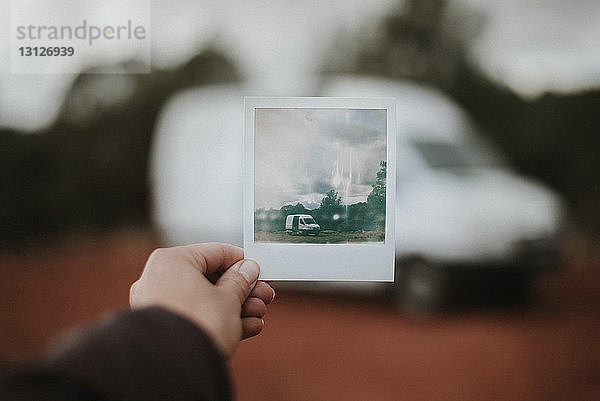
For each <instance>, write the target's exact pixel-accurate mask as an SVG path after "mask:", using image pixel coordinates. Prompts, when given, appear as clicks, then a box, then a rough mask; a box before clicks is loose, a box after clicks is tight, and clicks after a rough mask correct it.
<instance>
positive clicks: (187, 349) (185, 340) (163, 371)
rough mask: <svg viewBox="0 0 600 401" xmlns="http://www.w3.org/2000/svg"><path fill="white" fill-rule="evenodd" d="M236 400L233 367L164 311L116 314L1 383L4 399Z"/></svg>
mask: <svg viewBox="0 0 600 401" xmlns="http://www.w3.org/2000/svg"><path fill="white" fill-rule="evenodd" d="M230 399H231V387H230V383H229V378H228V373H227V367H226V364H225V361H224V359H223V357H222V356H221V354H220V353H219V351H218V350H217V349H216V348H215V346H214V345H213V343H212V342H211V340H210V339H209V338H208V337H207V335H206V334H205V333H204V332H203V331H202V330H200V329H199V328H198V327H196V326H195V325H194V324H192V323H191V322H189V321H188V320H186V319H184V318H182V317H179V316H177V315H174V314H172V313H170V312H167V311H165V310H163V309H160V308H149V309H145V310H140V311H136V312H123V313H121V314H118V315H116V316H113V317H111V318H109V319H108V320H106V321H104V322H103V323H101V324H99V325H97V326H94V327H92V328H89V329H87V330H85V331H83V332H81V333H80V334H78V335H76V336H75V337H73V338H71V339H70V340H69V342H68V343H67V344H66V345H65V346H63V347H62V348H61V350H59V351H57V352H55V353H54V354H53V355H52V356H50V357H49V358H48V359H47V360H45V361H44V362H42V363H40V364H39V365H37V366H35V367H33V368H31V369H29V370H26V371H23V372H21V373H18V374H15V375H13V376H12V377H10V378H7V379H5V380H4V381H3V382H2V384H1V385H0V400H40V401H41V400H44V401H45V400H68V401H70V400H102V401H112V400H115V401H116V400H123V401H124V400H145V401H153V400H161V401H162V400H170V401H179V400H181V401H184V400H207V401H208V400H230Z"/></svg>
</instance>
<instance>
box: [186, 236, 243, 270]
mask: <svg viewBox="0 0 600 401" xmlns="http://www.w3.org/2000/svg"><path fill="white" fill-rule="evenodd" d="M179 248H180V249H181V250H182V251H183V252H185V254H186V255H187V256H188V257H189V261H190V262H191V263H192V265H193V266H194V267H195V268H196V269H198V270H200V271H201V272H202V274H203V275H205V276H207V275H211V274H215V273H221V272H224V271H225V270H227V269H228V268H229V267H231V266H232V265H233V264H235V263H236V262H237V261H239V260H242V259H243V258H244V250H243V249H242V248H239V247H237V246H234V245H230V244H219V243H206V244H194V245H186V246H181V247H179Z"/></svg>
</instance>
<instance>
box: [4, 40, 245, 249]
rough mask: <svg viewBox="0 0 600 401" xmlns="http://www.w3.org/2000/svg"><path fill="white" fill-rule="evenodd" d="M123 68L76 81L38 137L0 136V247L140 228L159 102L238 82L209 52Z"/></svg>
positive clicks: (229, 65)
mask: <svg viewBox="0 0 600 401" xmlns="http://www.w3.org/2000/svg"><path fill="white" fill-rule="evenodd" d="M129 67H130V65H129V63H123V64H121V65H119V66H115V68H114V69H119V68H120V69H121V70H122V71H123V74H109V75H102V74H94V72H95V70H94V69H91V70H88V71H85V72H84V73H82V74H81V75H79V76H78V77H77V78H76V79H75V80H74V82H73V85H72V88H71V90H70V91H69V93H68V95H67V97H66V99H65V101H64V104H63V107H62V110H61V112H60V114H59V117H58V119H57V121H56V122H55V123H54V124H53V125H52V126H51V127H49V128H48V129H46V130H44V131H43V132H39V133H37V134H33V135H19V134H18V133H16V132H10V131H0V144H2V146H1V147H0V149H1V151H0V152H1V153H2V154H1V156H2V157H1V158H0V167H1V168H0V171H3V173H2V174H1V175H0V177H1V179H2V181H1V182H0V185H2V188H3V190H2V191H0V192H1V193H2V195H0V196H1V198H0V199H2V202H1V203H0V227H2V228H1V229H0V242H20V241H26V240H27V239H28V238H31V237H35V236H39V235H46V234H47V233H49V232H55V231H61V230H65V229H69V228H74V227H90V228H105V227H111V226H114V225H117V224H127V223H142V224H146V223H147V222H148V221H149V207H150V200H149V188H148V175H147V171H148V170H147V169H148V155H149V149H150V143H151V135H152V131H153V128H154V125H155V122H156V118H157V116H158V113H159V111H160V109H161V108H162V106H163V105H164V103H165V101H166V100H167V99H168V98H169V97H170V96H171V95H172V94H173V93H175V92H177V91H179V90H181V89H184V88H188V87H192V86H197V85H203V84H208V83H215V82H225V81H235V80H237V79H238V73H237V70H236V68H235V66H234V65H233V63H232V62H231V61H230V60H229V59H228V58H227V57H226V56H225V55H224V54H223V53H221V52H220V51H218V50H215V49H213V48H208V49H206V50H204V51H202V52H200V53H199V54H198V55H196V56H194V57H193V58H192V59H191V60H189V61H188V62H186V63H184V64H183V65H181V66H179V67H176V68H174V69H169V70H154V71H153V72H152V73H151V74H146V75H143V74H135V75H134V74H127V71H128V70H130V68H129ZM5 188H9V190H6V191H5V190H4V189H5Z"/></svg>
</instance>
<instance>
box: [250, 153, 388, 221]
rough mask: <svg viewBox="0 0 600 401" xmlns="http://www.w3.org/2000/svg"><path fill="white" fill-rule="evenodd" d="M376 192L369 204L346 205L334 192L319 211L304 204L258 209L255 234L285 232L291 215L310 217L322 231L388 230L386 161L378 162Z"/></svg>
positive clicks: (373, 193) (323, 200)
mask: <svg viewBox="0 0 600 401" xmlns="http://www.w3.org/2000/svg"><path fill="white" fill-rule="evenodd" d="M379 166H380V169H379V171H378V172H377V178H376V180H375V184H373V185H372V187H373V189H372V190H371V193H370V194H369V196H368V197H367V201H366V202H358V203H355V204H352V205H344V204H343V202H342V198H341V196H339V194H338V193H337V191H336V190H335V189H331V190H330V191H329V192H327V194H326V195H325V197H324V198H323V199H322V200H321V204H320V205H319V207H318V208H316V209H307V208H306V207H305V206H304V205H303V204H302V203H300V202H297V203H296V204H292V205H284V206H282V207H281V208H280V209H263V208H261V209H257V210H256V211H255V213H254V231H256V232H258V231H264V232H280V231H285V219H286V217H287V216H288V215H290V214H308V215H311V216H312V217H313V218H314V219H315V221H316V222H317V223H318V224H319V225H320V226H321V230H335V231H345V232H349V231H385V196H386V190H385V179H386V162H384V161H381V162H380V163H379Z"/></svg>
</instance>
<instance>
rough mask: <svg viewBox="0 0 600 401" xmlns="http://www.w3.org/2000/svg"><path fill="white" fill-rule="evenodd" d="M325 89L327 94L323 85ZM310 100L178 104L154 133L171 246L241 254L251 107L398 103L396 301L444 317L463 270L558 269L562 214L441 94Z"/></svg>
mask: <svg viewBox="0 0 600 401" xmlns="http://www.w3.org/2000/svg"><path fill="white" fill-rule="evenodd" d="M314 82H318V84H313V83H314ZM305 88H307V89H305V90H304V93H275V92H273V91H264V90H261V89H260V88H256V87H252V86H251V85H243V84H242V85H215V86H206V87H201V88H198V89H193V90H188V91H185V92H183V93H180V94H178V95H176V96H175V97H174V98H173V99H171V100H170V101H169V102H168V104H167V105H166V106H165V108H164V110H163V111H162V115H161V116H160V119H159V122H158V124H157V126H156V131H155V133H154V144H153V148H152V155H151V183H152V188H153V195H154V212H153V213H154V220H155V223H156V224H157V226H158V227H159V229H160V230H161V231H162V233H163V234H164V237H165V240H166V241H167V242H168V243H171V244H182V243H193V242H203V241H224V242H229V243H233V244H237V245H241V244H242V224H241V221H242V210H243V208H242V187H243V185H242V177H243V168H242V154H243V153H242V147H243V144H242V142H243V140H242V139H243V96H245V95H259V96H263V95H268V96H271V95H279V96H281V95H286V96H289V95H303V96H309V95H322V96H349V97H360V96H368V97H379V96H381V97H395V98H396V99H397V133H398V135H397V144H398V146H397V168H396V171H397V185H396V188H397V195H396V199H397V201H396V203H397V204H396V259H397V264H396V265H397V269H396V270H397V278H398V280H397V283H396V286H395V287H393V288H394V290H393V292H394V293H395V294H396V296H397V298H398V299H400V300H402V301H404V302H408V303H412V304H416V305H421V306H426V307H430V306H436V305H438V304H440V303H441V302H443V301H444V299H445V297H446V295H448V288H449V285H450V280H449V279H450V276H451V274H450V273H452V272H453V271H454V270H455V269H457V268H458V267H460V268H462V269H471V271H473V272H481V271H485V269H489V270H491V269H498V268H502V269H507V270H510V271H514V272H518V273H519V274H518V275H515V277H519V279H520V280H521V279H522V280H523V281H528V280H530V279H531V278H532V277H533V276H534V275H535V273H537V272H538V270H539V268H545V267H550V266H552V265H554V264H555V262H556V257H557V254H558V234H559V232H560V229H561V224H562V223H561V222H562V216H563V207H562V202H561V200H560V199H559V198H558V197H557V196H556V195H555V194H554V193H552V192H551V191H550V190H549V189H547V188H545V187H544V186H542V185H541V184H539V183H537V182H535V181H532V180H531V179H527V178H524V177H522V176H520V175H518V174H516V173H515V172H514V171H513V170H512V169H511V168H510V166H509V165H508V163H507V162H506V161H505V160H504V159H503V158H502V157H501V156H500V155H499V153H498V152H497V151H496V150H495V149H494V148H493V146H492V145H491V144H490V143H488V142H487V141H486V140H485V139H484V137H483V136H482V135H481V133H480V132H478V131H477V129H476V128H475V127H474V125H473V124H472V123H471V122H470V121H469V119H468V118H467V117H466V116H465V114H464V113H463V112H462V111H461V110H460V108H458V107H457V106H456V105H455V104H454V103H453V102H452V101H451V100H450V99H448V98H447V97H445V96H444V95H442V94H441V93H439V92H438V91H436V90H433V89H431V88H426V87H423V86H419V85H416V84H413V83H408V82H398V81H391V80H383V79H373V78H364V77H356V76H333V77H324V78H322V79H319V80H318V81H315V80H313V79H307V80H306V85H305Z"/></svg>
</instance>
